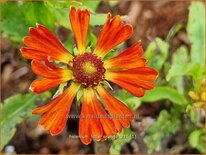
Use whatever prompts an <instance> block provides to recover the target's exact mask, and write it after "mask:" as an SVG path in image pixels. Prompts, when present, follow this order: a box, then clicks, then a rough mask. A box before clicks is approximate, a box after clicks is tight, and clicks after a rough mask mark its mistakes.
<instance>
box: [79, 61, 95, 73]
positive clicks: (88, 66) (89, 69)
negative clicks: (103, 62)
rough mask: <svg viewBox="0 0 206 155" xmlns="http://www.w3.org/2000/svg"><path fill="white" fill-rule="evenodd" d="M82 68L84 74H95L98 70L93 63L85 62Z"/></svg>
mask: <svg viewBox="0 0 206 155" xmlns="http://www.w3.org/2000/svg"><path fill="white" fill-rule="evenodd" d="M82 68H83V70H84V72H85V73H86V74H93V73H95V72H96V71H97V68H96V67H95V65H94V64H93V63H91V62H85V63H84V64H83V65H82Z"/></svg>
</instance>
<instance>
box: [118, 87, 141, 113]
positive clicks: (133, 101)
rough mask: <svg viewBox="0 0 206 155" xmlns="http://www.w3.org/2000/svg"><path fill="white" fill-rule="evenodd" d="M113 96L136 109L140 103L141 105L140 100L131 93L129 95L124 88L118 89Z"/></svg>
mask: <svg viewBox="0 0 206 155" xmlns="http://www.w3.org/2000/svg"><path fill="white" fill-rule="evenodd" d="M115 96H116V97H117V98H118V99H119V100H120V101H122V102H123V103H125V104H126V105H127V106H128V107H129V108H131V109H133V110H136V109H137V108H138V107H139V106H140V105H141V100H140V98H137V97H135V96H133V95H131V94H130V93H128V92H127V91H126V90H124V89H120V90H119V91H118V92H117V93H116V94H115Z"/></svg>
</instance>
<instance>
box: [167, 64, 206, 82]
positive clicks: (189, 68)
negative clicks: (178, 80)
mask: <svg viewBox="0 0 206 155" xmlns="http://www.w3.org/2000/svg"><path fill="white" fill-rule="evenodd" d="M184 75H187V76H192V78H193V79H194V80H195V81H199V80H202V79H203V77H204V75H205V67H204V66H200V64H199V63H188V64H185V65H180V64H177V65H172V67H171V69H170V70H169V72H168V74H167V76H166V80H167V81H169V80H170V79H172V78H173V77H180V76H184Z"/></svg>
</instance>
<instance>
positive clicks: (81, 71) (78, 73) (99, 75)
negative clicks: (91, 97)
mask: <svg viewBox="0 0 206 155" xmlns="http://www.w3.org/2000/svg"><path fill="white" fill-rule="evenodd" d="M104 73H105V68H104V67H103V62H102V61H101V60H100V59H99V58H98V57H97V56H95V55H93V54H91V53H88V52H87V53H84V54H83V55H79V56H77V57H75V58H74V59H73V74H74V77H75V81H76V82H79V83H81V84H82V85H83V87H84V88H86V87H94V86H97V85H98V84H99V82H100V81H102V79H103V77H104Z"/></svg>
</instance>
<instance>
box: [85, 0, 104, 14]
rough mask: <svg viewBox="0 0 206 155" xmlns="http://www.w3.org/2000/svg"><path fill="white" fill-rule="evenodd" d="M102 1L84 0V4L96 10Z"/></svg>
mask: <svg viewBox="0 0 206 155" xmlns="http://www.w3.org/2000/svg"><path fill="white" fill-rule="evenodd" d="M100 2H101V1H91V0H83V1H82V5H83V6H86V7H87V8H89V9H90V10H91V11H93V12H95V11H96V9H97V7H98V6H99V4H100Z"/></svg>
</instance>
